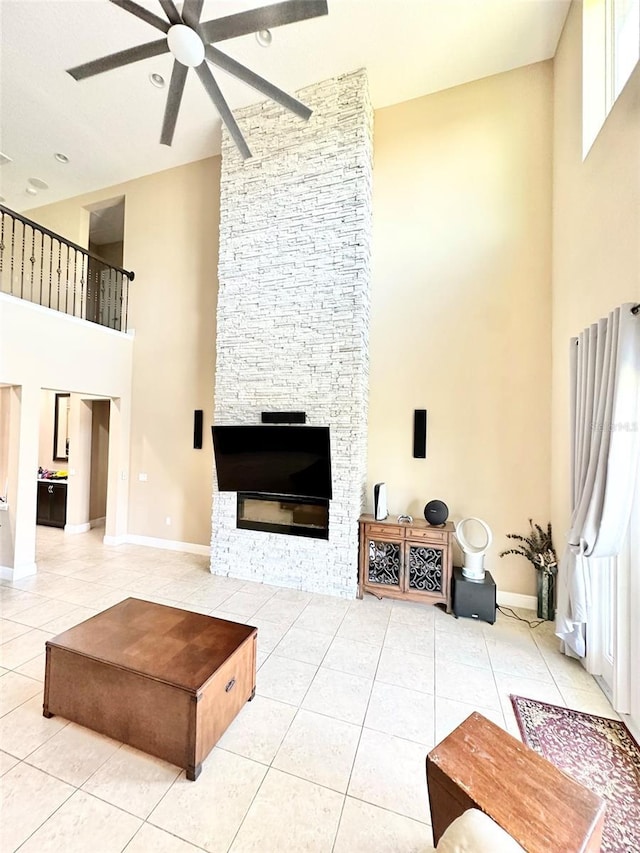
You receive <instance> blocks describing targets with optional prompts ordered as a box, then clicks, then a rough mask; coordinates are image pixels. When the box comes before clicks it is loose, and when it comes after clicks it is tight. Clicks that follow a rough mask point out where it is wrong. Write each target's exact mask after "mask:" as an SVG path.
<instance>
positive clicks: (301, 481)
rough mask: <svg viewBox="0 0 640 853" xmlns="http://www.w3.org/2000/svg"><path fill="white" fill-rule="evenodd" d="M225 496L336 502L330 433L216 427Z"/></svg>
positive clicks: (317, 429) (218, 466) (215, 444)
mask: <svg viewBox="0 0 640 853" xmlns="http://www.w3.org/2000/svg"><path fill="white" fill-rule="evenodd" d="M211 430H212V433H213V448H214V455H215V460H216V472H217V474H218V488H219V489H220V491H221V492H264V493H266V494H273V495H294V496H296V497H308V498H326V499H329V498H331V497H332V490H331V450H330V443H329V427H310V426H280V425H278V426H275V425H273V426H272V425H267V426H213V427H211Z"/></svg>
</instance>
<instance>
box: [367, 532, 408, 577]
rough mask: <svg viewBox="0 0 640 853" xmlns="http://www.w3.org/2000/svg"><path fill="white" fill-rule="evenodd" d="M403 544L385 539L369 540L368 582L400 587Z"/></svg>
mask: <svg viewBox="0 0 640 853" xmlns="http://www.w3.org/2000/svg"><path fill="white" fill-rule="evenodd" d="M401 570H402V546H401V544H400V543H399V542H385V541H384V540H383V539H369V540H368V541H367V582H368V583H375V584H380V585H384V586H387V587H388V586H395V587H397V588H398V589H400V576H401Z"/></svg>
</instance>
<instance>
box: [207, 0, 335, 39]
mask: <svg viewBox="0 0 640 853" xmlns="http://www.w3.org/2000/svg"><path fill="white" fill-rule="evenodd" d="M328 12H329V9H328V7H327V0H284V2H282V3H273V4H272V5H271V6H262V7H261V8H259V9H251V10H250V11H248V12H238V13H237V14H236V15H227V16H226V17H225V18H217V19H215V20H213V21H207V22H206V23H203V24H200V29H201V32H202V35H203V36H204V38H205V40H206V41H207V42H215V41H224V40H225V39H231V38H236V36H244V35H247V34H248V33H257V32H259V31H260V30H271V29H273V28H274V27H281V26H283V25H284V24H293V23H295V22H296V21H304V20H306V19H308V18H317V17H319V16H320V15H326V14H327V13H328Z"/></svg>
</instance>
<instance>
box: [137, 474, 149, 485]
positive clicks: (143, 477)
mask: <svg viewBox="0 0 640 853" xmlns="http://www.w3.org/2000/svg"><path fill="white" fill-rule="evenodd" d="M138 480H140V482H141V483H146V482H147V475H146V474H138Z"/></svg>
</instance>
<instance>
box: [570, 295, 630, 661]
mask: <svg viewBox="0 0 640 853" xmlns="http://www.w3.org/2000/svg"><path fill="white" fill-rule="evenodd" d="M632 307H633V305H632V303H628V304H625V305H622V306H621V307H620V308H617V309H616V310H615V311H612V312H611V314H609V316H608V317H607V318H603V319H602V320H600V321H599V322H598V323H594V324H593V325H592V326H591V327H590V328H588V329H585V330H584V332H583V333H582V334H581V335H580V337H579V338H575V339H573V340H572V342H571V388H570V394H571V441H572V469H571V477H572V509H573V515H572V519H571V529H570V530H569V534H568V541H567V546H566V548H565V551H564V554H563V557H562V559H561V561H560V570H559V579H558V611H557V618H556V634H557V635H558V636H559V637H560V638H561V639H562V640H564V642H565V645H566V646H568V648H569V650H570V651H571V652H573V653H575V654H576V655H578V656H579V657H584V656H585V654H586V643H587V636H588V628H587V626H588V625H590V623H591V621H592V618H593V617H594V615H595V611H596V609H597V608H595V607H594V602H593V599H592V592H593V591H594V590H595V589H596V588H597V584H596V583H595V575H596V573H597V572H598V567H599V565H600V566H601V565H602V562H601V558H610V557H615V556H617V555H618V554H619V553H620V550H621V548H622V546H623V544H624V540H625V535H626V532H627V529H628V526H629V517H630V514H631V506H632V502H633V494H634V488H635V477H636V471H637V461H638V451H639V448H640V444H639V433H638V430H639V428H640V426H639V423H638V421H639V415H638V388H639V386H640V383H639V375H640V316H636V315H635V314H633V313H632V311H631V309H632Z"/></svg>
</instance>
